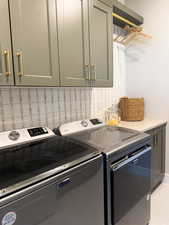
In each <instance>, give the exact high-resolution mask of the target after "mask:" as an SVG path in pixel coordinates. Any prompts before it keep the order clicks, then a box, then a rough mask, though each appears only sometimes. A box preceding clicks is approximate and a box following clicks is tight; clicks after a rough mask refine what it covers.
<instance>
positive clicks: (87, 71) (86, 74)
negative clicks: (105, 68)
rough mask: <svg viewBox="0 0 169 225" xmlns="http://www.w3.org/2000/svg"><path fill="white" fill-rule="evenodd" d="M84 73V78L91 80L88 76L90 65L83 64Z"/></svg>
mask: <svg viewBox="0 0 169 225" xmlns="http://www.w3.org/2000/svg"><path fill="white" fill-rule="evenodd" d="M84 68H85V69H84V70H85V71H84V73H85V79H86V80H91V77H90V66H89V65H85V66H84Z"/></svg>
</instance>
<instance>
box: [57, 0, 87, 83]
mask: <svg viewBox="0 0 169 225" xmlns="http://www.w3.org/2000/svg"><path fill="white" fill-rule="evenodd" d="M57 3H58V28H59V30H58V31H59V56H60V75H61V85H62V86H89V81H88V79H89V29H88V28H89V27H88V0H58V1H57Z"/></svg>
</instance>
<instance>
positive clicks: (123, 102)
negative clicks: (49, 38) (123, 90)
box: [119, 97, 144, 121]
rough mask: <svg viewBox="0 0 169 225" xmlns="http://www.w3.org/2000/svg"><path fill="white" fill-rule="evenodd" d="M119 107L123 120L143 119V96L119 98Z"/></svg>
mask: <svg viewBox="0 0 169 225" xmlns="http://www.w3.org/2000/svg"><path fill="white" fill-rule="evenodd" d="M119 109H120V116H121V120H123V121H141V120H144V98H127V97H125V98H121V99H120V103H119Z"/></svg>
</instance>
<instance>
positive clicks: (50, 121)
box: [0, 45, 125, 131]
mask: <svg viewBox="0 0 169 225" xmlns="http://www.w3.org/2000/svg"><path fill="white" fill-rule="evenodd" d="M114 64H115V66H114V87H113V88H17V87H8V88H6V87H4V88H0V131H6V130H12V129H17V128H23V127H32V126H48V127H50V128H54V127H57V126H58V125H59V124H62V123H65V122H69V121H75V120H81V119H85V118H91V117H95V116H98V117H103V112H104V110H105V109H106V108H107V107H109V106H111V104H112V103H113V101H115V100H116V101H117V100H118V99H119V97H121V96H124V95H125V69H124V66H125V64H124V51H123V49H122V48H121V47H120V46H118V45H117V46H115V47H114Z"/></svg>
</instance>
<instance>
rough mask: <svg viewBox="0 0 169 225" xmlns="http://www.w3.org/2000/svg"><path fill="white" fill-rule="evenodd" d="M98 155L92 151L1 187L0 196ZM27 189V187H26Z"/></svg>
mask: <svg viewBox="0 0 169 225" xmlns="http://www.w3.org/2000/svg"><path fill="white" fill-rule="evenodd" d="M98 155H101V154H100V153H99V152H94V153H91V154H88V155H87V156H84V157H81V158H79V159H77V160H74V161H72V162H70V163H67V164H64V165H62V166H59V167H56V168H55V169H52V170H49V171H47V172H44V173H42V174H40V175H37V176H35V177H32V178H30V179H27V180H25V181H23V182H19V183H17V184H15V185H13V186H10V187H7V188H5V189H1V190H0V198H2V197H5V196H6V195H9V194H11V193H13V192H16V191H19V190H21V189H23V188H26V187H28V186H30V185H33V184H35V183H37V182H40V181H42V180H44V179H46V178H49V177H51V176H53V175H57V174H58V173H60V172H62V171H64V170H66V169H68V168H71V167H73V166H75V165H77V164H79V163H85V162H84V161H86V160H89V159H92V158H93V157H95V156H98ZM42 182H45V181H42ZM35 185H36V184H35ZM28 189H29V187H28Z"/></svg>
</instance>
